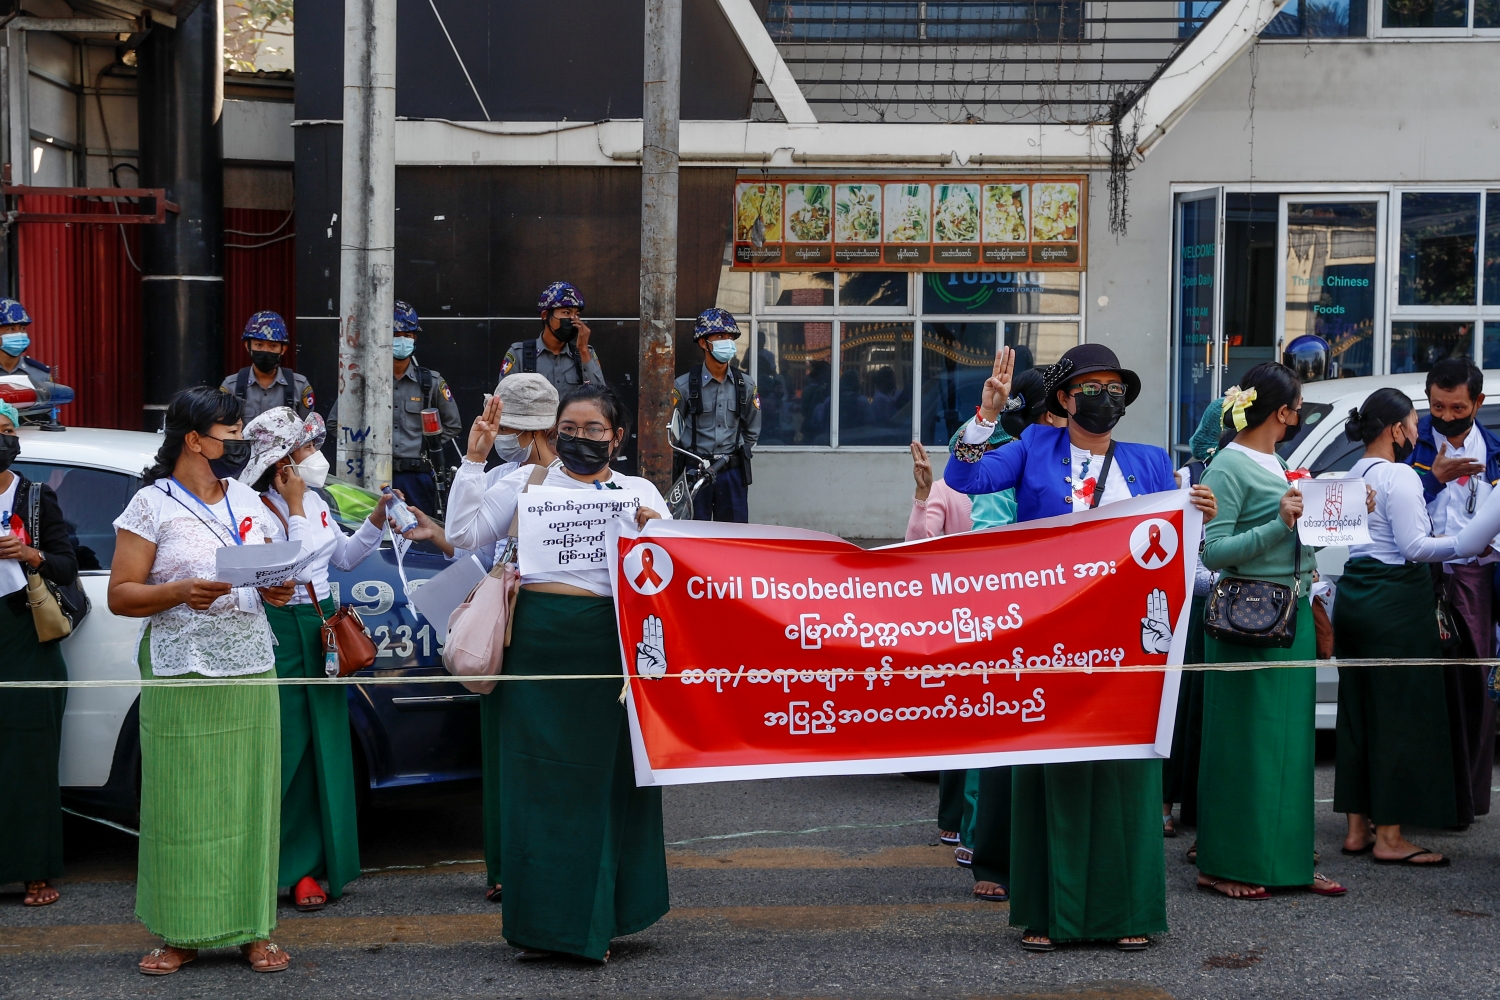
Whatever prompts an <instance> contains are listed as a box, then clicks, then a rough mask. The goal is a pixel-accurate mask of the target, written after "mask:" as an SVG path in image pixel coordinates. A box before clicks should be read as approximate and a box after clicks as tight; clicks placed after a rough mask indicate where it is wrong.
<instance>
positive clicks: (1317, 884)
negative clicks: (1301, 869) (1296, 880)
mask: <svg viewBox="0 0 1500 1000" xmlns="http://www.w3.org/2000/svg"><path fill="white" fill-rule="evenodd" d="M1306 889H1307V891H1308V892H1311V893H1315V894H1317V895H1319V896H1342V895H1344V893H1346V892H1348V891H1349V890H1348V889H1347V888H1345V887H1344V886H1342V885H1339V884H1338V883H1337V882H1335V881H1334V880H1333V879H1331V878H1329V877H1328V876H1327V875H1324V874H1323V873H1322V872H1313V880H1312V884H1311V885H1309V886H1307V887H1306Z"/></svg>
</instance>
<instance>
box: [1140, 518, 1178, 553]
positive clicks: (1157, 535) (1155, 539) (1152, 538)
mask: <svg viewBox="0 0 1500 1000" xmlns="http://www.w3.org/2000/svg"><path fill="white" fill-rule="evenodd" d="M1148 527H1149V529H1150V530H1149V531H1148V532H1147V535H1146V539H1147V541H1149V542H1150V543H1151V544H1150V546H1149V547H1148V548H1147V549H1146V552H1145V554H1144V555H1142V556H1141V558H1142V559H1144V560H1146V561H1147V562H1156V561H1161V562H1166V561H1167V560H1168V559H1170V558H1172V555H1171V553H1169V552H1168V551H1167V550H1166V549H1164V548H1162V547H1161V525H1159V524H1152V525H1148Z"/></svg>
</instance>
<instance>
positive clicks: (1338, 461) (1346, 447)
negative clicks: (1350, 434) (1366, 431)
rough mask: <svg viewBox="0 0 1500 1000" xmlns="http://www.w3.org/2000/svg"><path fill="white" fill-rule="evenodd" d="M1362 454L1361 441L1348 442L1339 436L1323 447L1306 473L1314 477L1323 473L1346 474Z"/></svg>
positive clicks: (1362, 443) (1362, 444)
mask: <svg viewBox="0 0 1500 1000" xmlns="http://www.w3.org/2000/svg"><path fill="white" fill-rule="evenodd" d="M1364 453H1365V445H1364V442H1363V441H1350V440H1349V439H1348V438H1346V437H1344V435H1342V434H1340V435H1338V436H1337V437H1335V438H1334V439H1333V440H1332V441H1330V442H1328V444H1327V445H1325V446H1324V447H1323V450H1322V451H1321V452H1319V453H1318V457H1317V458H1315V459H1313V463H1312V465H1310V466H1308V471H1309V472H1311V473H1312V474H1313V475H1315V476H1321V475H1322V474H1323V473H1325V472H1348V471H1349V470H1350V469H1352V468H1354V463H1355V462H1358V461H1359V459H1360V456H1361V455H1363V454H1364Z"/></svg>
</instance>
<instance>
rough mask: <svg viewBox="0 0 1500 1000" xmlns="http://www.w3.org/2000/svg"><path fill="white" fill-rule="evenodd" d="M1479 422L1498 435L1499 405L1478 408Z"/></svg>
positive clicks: (1499, 425)
mask: <svg viewBox="0 0 1500 1000" xmlns="http://www.w3.org/2000/svg"><path fill="white" fill-rule="evenodd" d="M1479 422H1480V423H1481V424H1483V425H1484V426H1485V427H1486V428H1488V429H1489V430H1491V431H1494V432H1495V433H1497V434H1500V404H1496V405H1491V406H1481V407H1480V408H1479Z"/></svg>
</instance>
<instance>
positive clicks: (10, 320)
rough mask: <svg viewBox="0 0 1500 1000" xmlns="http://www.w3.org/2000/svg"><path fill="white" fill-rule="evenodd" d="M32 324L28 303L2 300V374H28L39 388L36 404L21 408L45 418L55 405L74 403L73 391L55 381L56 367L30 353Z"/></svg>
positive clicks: (36, 417) (23, 413) (56, 426)
mask: <svg viewBox="0 0 1500 1000" xmlns="http://www.w3.org/2000/svg"><path fill="white" fill-rule="evenodd" d="M30 325H31V316H30V315H29V314H28V313H27V312H26V307H25V306H23V305H21V303H19V302H17V301H16V300H15V299H0V375H24V376H26V377H27V378H28V379H29V380H30V381H31V384H32V387H33V388H35V389H36V395H37V401H36V404H35V405H32V406H18V407H17V409H18V410H20V412H21V416H22V417H26V418H30V419H32V420H44V419H46V418H47V417H48V415H49V414H50V413H51V411H52V407H53V406H55V405H58V404H60V403H68V402H72V400H73V390H72V389H69V388H68V387H67V386H65V385H59V384H57V383H55V382H53V381H52V369H51V368H49V367H47V366H46V365H44V364H42V363H41V362H40V361H38V360H36V359H35V358H32V357H29V356H27V354H26V349H27V348H28V347H30V346H31V334H30V333H28V332H27V331H26V328H27V327H28V326H30ZM59 390H61V391H59ZM48 429H56V430H61V429H62V426H61V425H60V424H54V425H51V426H50V427H49V428H48Z"/></svg>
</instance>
